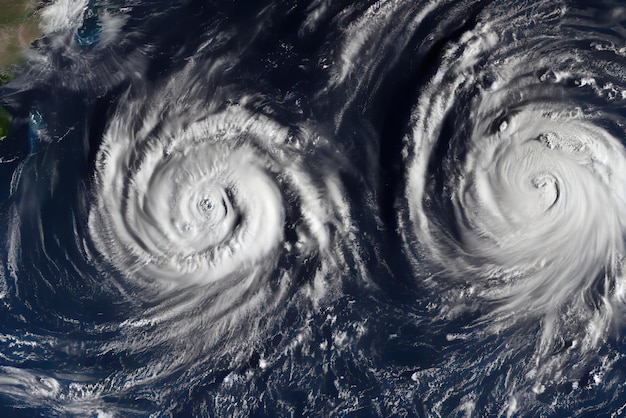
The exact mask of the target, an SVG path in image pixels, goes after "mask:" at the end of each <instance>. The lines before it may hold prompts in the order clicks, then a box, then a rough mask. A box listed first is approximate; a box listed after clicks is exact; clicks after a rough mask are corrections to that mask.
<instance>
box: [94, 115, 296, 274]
mask: <svg viewBox="0 0 626 418" xmlns="http://www.w3.org/2000/svg"><path fill="white" fill-rule="evenodd" d="M111 129H112V132H114V133H115V134H116V135H119V132H120V131H119V127H117V126H113V127H112V128H111ZM176 129H177V128H175V129H174V130H170V129H168V128H166V129H165V130H163V131H161V132H159V133H154V132H151V133H150V135H152V134H154V135H155V136H154V137H153V138H150V139H149V140H148V141H146V143H145V144H142V145H141V146H139V147H137V148H135V149H133V148H134V145H132V144H131V143H129V142H126V141H120V140H119V139H120V137H119V136H117V137H116V138H112V137H108V138H106V139H105V141H106V146H105V147H103V149H102V150H101V152H100V159H99V163H98V210H97V211H94V212H92V217H91V225H92V230H93V232H94V233H93V236H94V237H96V245H97V246H98V248H99V249H100V250H101V251H102V253H103V254H105V255H106V256H107V257H108V258H110V260H111V261H112V262H113V263H115V264H116V265H119V266H120V268H121V269H122V270H126V269H130V270H132V271H133V272H134V273H138V274H139V275H140V276H141V277H143V278H144V279H146V280H150V279H156V280H157V281H160V282H163V281H166V282H168V283H174V284H180V283H184V284H190V283H211V282H216V281H219V280H221V279H223V278H226V277H228V276H229V275H232V274H235V273H241V271H242V269H247V268H258V266H259V264H263V265H267V264H268V263H269V264H273V263H275V260H274V257H273V256H272V254H273V253H275V252H276V251H277V250H278V249H279V247H280V246H281V245H282V240H283V228H284V222H285V210H284V207H283V206H284V204H285V202H284V201H283V195H282V193H281V190H280V188H279V184H278V183H277V181H279V180H280V177H279V172H278V170H279V169H280V167H281V166H280V164H279V161H278V160H277V159H276V158H273V156H272V155H270V154H267V153H263V152H259V150H258V149H256V148H255V143H258V142H259V140H263V141H267V145H269V146H272V145H275V146H276V145H278V144H279V143H280V142H282V141H283V140H284V138H285V137H286V134H287V132H286V130H285V129H284V128H282V127H280V126H279V125H277V124H275V123H273V122H271V121H270V120H268V119H265V118H262V117H259V116H254V117H252V116H251V115H249V114H248V113H247V112H245V111H240V110H239V111H232V110H227V111H225V112H222V113H219V114H215V115H210V116H208V117H207V118H206V119H202V120H199V121H196V122H193V123H191V124H190V125H189V126H187V127H186V128H185V129H183V130H182V131H180V132H178V131H176ZM267 132H272V135H271V136H270V137H269V138H267ZM128 139H130V138H128ZM133 140H136V138H133ZM140 141H141V140H140ZM272 143H274V144H272ZM129 151H130V152H129ZM282 163H284V162H282Z"/></svg>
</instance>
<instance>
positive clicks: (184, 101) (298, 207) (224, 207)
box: [88, 72, 347, 386]
mask: <svg viewBox="0 0 626 418" xmlns="http://www.w3.org/2000/svg"><path fill="white" fill-rule="evenodd" d="M185 74H187V76H188V77H189V79H190V80H189V81H185V82H181V80H180V79H175V80H174V81H172V83H171V84H170V85H168V86H166V87H165V88H163V89H162V91H160V92H157V93H149V94H143V93H139V94H137V96H138V97H137V98H136V99H135V98H132V97H131V94H130V93H129V95H128V97H127V98H126V100H124V101H123V102H122V104H121V105H120V107H119V109H118V110H117V111H116V113H115V114H114V115H112V116H111V118H110V122H109V126H108V127H107V129H106V132H105V135H104V139H103V142H102V145H101V147H100V149H99V151H98V154H97V156H96V166H95V179H94V188H93V193H92V195H93V198H92V205H91V208H90V212H89V218H88V230H89V237H90V240H91V242H92V243H93V248H94V249H95V253H96V254H98V257H97V258H96V260H102V261H103V264H104V265H103V266H102V269H101V271H111V268H110V267H113V269H114V271H116V272H117V273H116V274H113V275H109V274H107V277H108V278H110V279H111V280H112V283H113V284H114V285H115V286H116V287H117V288H118V289H119V290H120V291H121V292H122V293H124V294H125V295H126V296H127V299H128V301H130V303H131V304H133V305H136V307H137V309H136V310H132V309H131V311H129V314H128V319H127V320H126V321H124V322H123V323H121V333H122V337H121V338H120V341H119V342H112V343H111V344H109V345H107V347H106V348H105V350H106V351H107V352H108V351H113V352H118V351H119V352H125V353H126V352H132V353H141V354H142V355H146V356H154V355H156V356H157V357H156V358H155V361H153V362H150V363H149V364H147V365H146V367H145V368H142V369H141V370H138V371H137V376H136V377H134V378H132V377H129V379H130V378H132V380H133V382H132V383H129V385H131V386H134V385H136V384H138V383H139V382H141V381H143V379H144V378H145V379H152V378H153V377H151V376H155V375H157V376H163V377H165V376H168V375H169V374H170V373H172V372H173V371H175V370H179V369H181V368H182V369H184V370H192V369H193V367H194V366H199V367H200V366H201V364H202V362H203V361H206V358H207V356H208V357H211V359H212V361H217V360H216V359H220V358H221V359H228V358H230V359H232V358H233V357H236V358H239V359H240V360H241V359H244V360H245V357H246V355H248V354H249V352H250V350H251V349H254V344H255V343H256V342H258V341H259V339H260V338H262V335H264V334H263V332H264V331H265V330H267V329H268V327H272V326H275V325H276V326H277V325H278V324H277V323H276V321H270V320H268V317H267V316H266V315H267V314H269V313H271V314H272V317H274V316H275V315H279V316H280V313H277V312H281V311H282V310H283V309H287V308H288V307H289V306H292V305H291V303H292V302H293V301H292V299H293V300H295V301H297V303H296V302H293V303H296V306H310V303H313V304H316V303H317V302H318V301H319V299H321V298H323V297H324V296H325V295H327V294H328V293H327V291H328V289H329V288H331V287H332V286H334V284H333V283H336V282H337V281H336V280H333V279H336V278H337V277H338V273H339V271H340V270H341V267H340V266H341V265H342V263H343V262H342V261H341V260H342V250H341V248H342V246H341V243H340V239H339V238H340V236H341V228H342V225H343V224H344V223H345V222H347V219H346V218H345V217H344V216H345V212H343V211H342V208H340V206H341V205H343V203H342V192H341V191H340V186H339V182H338V178H337V176H336V174H335V172H334V171H333V170H334V167H336V165H333V164H332V161H331V162H324V160H322V159H320V158H315V159H314V161H316V165H315V166H314V167H313V166H310V165H309V163H308V160H307V158H306V157H307V156H309V155H312V154H315V153H316V152H318V151H320V150H322V151H324V152H326V151H328V148H327V146H326V145H327V142H326V141H325V139H324V138H323V137H321V136H319V135H316V134H314V133H313V130H312V129H310V128H307V127H306V126H304V125H303V126H300V127H299V128H298V129H293V128H290V127H288V126H286V125H283V124H280V123H278V122H276V121H274V120H272V119H271V118H270V117H269V116H266V115H264V114H262V113H261V112H253V111H250V110H247V106H251V105H250V98H246V97H243V98H242V99H240V100H239V101H238V104H230V105H224V104H223V103H225V102H227V101H228V100H226V99H224V100H221V101H218V100H217V99H216V98H218V97H222V96H220V93H219V92H214V95H213V97H212V98H211V100H207V99H205V97H211V96H209V95H207V94H206V92H205V90H204V85H205V84H207V83H205V84H201V83H198V82H197V80H196V77H194V76H189V74H188V73H185ZM193 74H195V72H194V73H193ZM171 97H177V98H178V99H177V100H171ZM231 103H232V101H231ZM330 160H332V158H330ZM302 274H306V277H301V276H302ZM307 302H308V303H307ZM235 330H238V331H237V332H235ZM233 339H234V340H236V341H233ZM181 344H182V346H183V348H181ZM233 344H234V345H236V346H237V347H238V350H237V352H236V353H235V352H233V351H232V350H231V347H232V346H233ZM164 346H165V347H168V349H167V350H163V349H162V347H164ZM209 347H210V349H209ZM152 350H156V351H155V352H156V353H159V354H150V353H151V352H152ZM163 353H166V354H163ZM164 355H165V357H167V360H166V359H165V358H162V356H164ZM226 361H230V360H226ZM164 365H166V366H164ZM124 379H127V378H126V377H124Z"/></svg>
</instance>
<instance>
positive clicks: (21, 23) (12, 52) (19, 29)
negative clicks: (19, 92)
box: [0, 0, 41, 139]
mask: <svg viewBox="0 0 626 418" xmlns="http://www.w3.org/2000/svg"><path fill="white" fill-rule="evenodd" d="M37 4H38V2H37V1H35V0H0V86H1V85H3V84H6V83H8V82H9V81H10V80H11V79H12V78H13V77H14V76H15V67H16V65H17V64H19V63H20V62H21V61H22V60H23V56H24V55H23V51H25V50H26V49H27V48H28V47H29V45H30V44H31V43H32V42H33V41H34V40H35V39H37V38H38V37H40V36H41V30H40V29H39V19H38V16H37V14H36V13H35V10H36V7H37ZM10 123H11V115H10V114H9V112H7V111H6V110H5V109H3V108H2V107H0V139H1V138H3V137H5V136H6V135H7V132H8V130H9V125H10Z"/></svg>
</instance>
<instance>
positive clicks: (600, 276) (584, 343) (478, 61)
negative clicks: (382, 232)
mask: <svg viewBox="0 0 626 418" xmlns="http://www.w3.org/2000/svg"><path fill="white" fill-rule="evenodd" d="M558 17H560V14H555V13H552V14H549V15H547V16H542V18H545V19H546V20H551V19H555V18H558ZM510 18H511V19H514V17H510ZM490 20H491V21H492V22H493V21H497V20H494V19H493V17H492V16H491V17H490ZM540 20H541V19H540V18H538V19H537V21H536V22H535V23H536V24H537V22H538V21H540ZM507 21H508V20H507ZM520 25H521V23H520ZM520 28H522V26H520ZM554 28H556V29H554V30H558V26H554ZM519 30H520V31H524V29H523V28H522V29H519ZM534 33H537V31H536V30H535V32H534ZM548 35H549V34H546V33H543V34H542V37H541V38H540V39H536V38H533V37H531V36H528V39H525V40H524V41H509V40H507V41H506V42H502V38H505V37H507V36H512V37H513V38H516V36H517V35H515V34H509V33H502V32H500V30H499V29H498V27H497V25H494V24H493V23H491V22H482V21H480V19H479V23H478V24H477V27H476V28H475V30H472V31H468V32H467V33H465V34H463V35H462V36H461V39H460V41H459V42H458V43H453V44H450V45H449V46H448V48H447V49H446V50H445V51H444V52H443V54H442V57H443V58H442V59H441V63H440V65H439V66H438V70H437V71H436V73H434V74H433V76H432V78H431V79H430V81H429V83H428V84H427V86H426V87H424V89H423V90H422V91H421V92H420V96H419V101H418V103H417V105H416V107H415V109H414V112H413V114H412V118H411V131H410V133H409V134H408V135H407V137H406V139H405V150H404V152H405V154H404V155H405V161H406V164H407V171H406V179H407V183H406V189H405V195H404V196H403V198H402V199H400V202H399V204H398V207H399V209H400V214H399V220H400V224H401V233H402V235H403V239H404V242H405V247H406V249H407V253H409V254H412V257H413V261H414V264H415V266H416V269H417V270H419V271H422V272H423V271H424V261H425V259H428V260H430V262H432V263H433V264H434V265H435V266H436V267H434V269H433V270H431V271H438V272H437V273H434V274H432V275H431V279H430V280H429V281H428V282H429V283H431V284H433V285H436V286H437V287H438V288H439V289H440V290H441V291H442V294H443V295H444V296H443V298H444V300H445V301H444V302H443V303H442V306H444V305H445V306H446V308H445V309H447V310H448V313H449V312H452V311H454V310H455V308H454V307H451V306H452V305H455V304H457V307H458V306H472V307H473V308H472V309H477V310H478V311H480V312H482V313H481V318H482V321H481V323H489V324H490V328H491V329H492V330H495V331H499V330H501V329H502V327H503V326H507V327H509V326H510V325H511V324H515V323H519V322H518V321H520V320H526V319H529V318H534V319H533V320H532V321H534V322H533V323H537V322H536V321H540V323H541V331H540V336H539V338H537V341H538V343H537V346H536V347H535V353H536V356H537V357H536V360H537V362H536V363H535V362H533V366H530V367H535V366H536V367H537V368H535V369H533V370H527V372H528V376H536V375H537V374H538V373H539V374H541V373H546V375H554V373H557V374H558V373H560V372H558V371H557V372H555V370H558V369H559V367H562V365H563V363H562V361H563V360H562V359H561V360H555V359H554V357H553V358H552V359H551V360H548V357H550V356H552V354H553V353H554V350H555V346H556V345H557V342H558V341H573V343H572V350H566V351H567V352H566V353H564V354H563V356H562V357H567V356H570V355H571V356H574V357H576V358H578V359H580V358H584V357H585V356H584V353H588V352H590V350H591V349H592V348H593V347H597V345H598V343H599V342H601V341H603V340H604V339H605V338H606V337H607V335H608V329H609V327H610V324H611V322H612V317H613V312H614V310H615V307H616V306H617V304H619V303H621V300H622V294H623V284H622V280H621V262H622V258H623V256H624V239H623V237H624V233H625V232H626V193H625V192H624V190H623V185H624V184H625V183H626V152H625V150H624V146H623V145H622V143H621V142H620V140H619V139H618V137H619V135H623V130H622V129H621V126H623V125H622V124H621V122H620V116H619V112H618V107H617V106H616V104H615V103H614V101H615V100H617V99H619V94H620V93H619V92H620V90H619V87H618V85H617V83H616V82H614V83H611V84H608V83H607V84H604V85H602V84H600V83H599V82H597V81H596V79H599V78H600V77H606V76H607V74H606V71H604V73H603V69H604V70H606V68H607V67H606V66H605V65H604V64H605V63H601V62H600V63H597V65H595V66H594V65H590V66H589V67H588V68H581V66H580V62H581V61H585V62H592V61H591V55H592V54H593V51H590V50H589V49H588V48H587V49H581V48H580V41H578V40H577V41H576V42H574V43H573V44H571V45H570V44H567V43H566V42H562V41H559V40H558V38H556V37H555V38H550V37H549V36H548ZM577 37H580V34H577ZM546 39H548V40H546ZM554 39H557V40H554ZM503 45H504V46H503ZM587 45H589V44H587ZM612 75H614V74H612ZM622 78H623V77H622ZM617 81H618V82H619V83H622V82H623V81H624V80H623V79H618V80H617ZM616 92H617V95H616V94H615V93H616ZM621 94H622V97H623V93H621ZM443 289H445V290H443ZM573 347H576V349H575V350H574V349H573ZM574 351H576V353H577V354H573V352H574ZM581 353H582V354H581ZM556 357H558V356H556ZM548 369H550V370H552V371H551V372H548V371H547V370H548ZM542 370H543V371H542Z"/></svg>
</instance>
